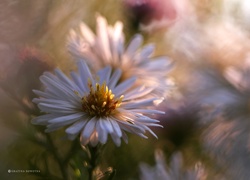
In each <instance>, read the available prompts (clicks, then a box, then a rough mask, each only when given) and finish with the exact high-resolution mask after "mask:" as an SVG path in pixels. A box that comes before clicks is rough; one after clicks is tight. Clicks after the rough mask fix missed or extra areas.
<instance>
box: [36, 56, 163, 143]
mask: <svg viewBox="0 0 250 180" xmlns="http://www.w3.org/2000/svg"><path fill="white" fill-rule="evenodd" d="M78 68H79V74H77V73H75V72H72V73H71V78H72V79H70V78H68V77H67V76H66V75H65V74H63V72H62V71H60V70H59V69H56V70H55V74H52V73H49V72H45V73H44V74H43V75H42V76H41V77H40V80H41V82H42V83H43V84H44V85H45V87H46V89H45V91H44V92H42V91H38V90H34V92H35V93H36V94H37V95H39V96H40V97H41V98H35V99H34V100H33V102H35V103H37V104H38V107H39V108H40V110H41V111H42V112H45V113H47V114H45V115H42V116H39V117H36V118H34V119H33V123H34V124H39V125H47V129H46V132H51V131H54V130H57V129H59V128H61V127H64V126H67V125H70V126H69V127H67V129H66V133H67V134H68V136H69V138H71V139H74V138H75V137H76V136H77V135H78V134H80V139H81V143H82V144H83V145H86V144H88V143H89V142H90V144H91V145H92V146H95V145H97V143H98V142H100V143H102V144H104V143H106V142H107V139H108V134H110V135H111V137H112V139H113V141H114V142H115V144H116V145H117V146H119V145H120V144H121V138H123V140H124V141H125V142H126V143H127V135H126V133H125V132H126V131H127V132H130V133H133V134H137V135H139V136H141V137H143V138H147V137H146V136H145V135H144V133H145V131H149V132H150V133H151V134H153V135H154V136H156V135H155V134H154V133H153V131H152V130H151V129H150V128H149V126H158V127H159V126H160V127H161V125H159V124H156V123H157V122H159V121H158V120H156V119H151V118H149V117H147V116H146V115H147V114H161V113H163V112H161V111H157V110H153V109H150V107H152V106H153V101H154V100H156V98H150V99H143V97H144V96H145V95H147V94H148V93H150V92H151V91H152V90H153V88H145V87H137V88H131V87H132V86H133V84H134V83H135V78H133V77H132V78H130V79H127V80H125V81H123V82H121V83H120V82H118V80H119V79H120V76H121V70H119V69H117V70H115V71H113V72H112V69H111V67H109V66H107V67H105V68H103V69H101V70H100V71H98V73H97V76H96V77H95V76H93V75H92V74H91V73H90V70H89V68H88V66H87V64H86V63H85V62H84V61H79V62H78Z"/></svg>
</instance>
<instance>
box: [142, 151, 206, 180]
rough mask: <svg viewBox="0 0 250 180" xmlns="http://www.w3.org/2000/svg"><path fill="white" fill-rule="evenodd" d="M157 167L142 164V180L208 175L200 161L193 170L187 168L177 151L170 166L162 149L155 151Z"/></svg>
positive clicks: (190, 179)
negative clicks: (184, 167)
mask: <svg viewBox="0 0 250 180" xmlns="http://www.w3.org/2000/svg"><path fill="white" fill-rule="evenodd" d="M155 160H156V165H155V167H150V166H148V165H147V164H141V165H140V170H141V176H140V179H142V180H152V179H157V180H177V179H178V180H179V179H180V180H202V179H205V177H206V175H205V172H204V169H203V167H202V166H201V164H200V163H197V166H196V167H195V168H194V169H193V170H185V169H183V165H182V156H181V154H180V153H176V154H174V155H173V156H172V158H171V162H170V165H169V167H168V166H167V165H166V162H165V156H164V154H163V152H162V151H161V150H157V151H155Z"/></svg>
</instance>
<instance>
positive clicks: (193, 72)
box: [0, 0, 250, 180]
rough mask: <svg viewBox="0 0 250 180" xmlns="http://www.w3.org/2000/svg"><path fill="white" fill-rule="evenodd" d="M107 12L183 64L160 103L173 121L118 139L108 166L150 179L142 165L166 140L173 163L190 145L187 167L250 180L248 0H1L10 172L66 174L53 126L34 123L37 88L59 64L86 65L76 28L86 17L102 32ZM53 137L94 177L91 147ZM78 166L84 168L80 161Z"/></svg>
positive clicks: (2, 122)
mask: <svg viewBox="0 0 250 180" xmlns="http://www.w3.org/2000/svg"><path fill="white" fill-rule="evenodd" d="M98 14H101V15H102V16H104V17H106V18H107V20H108V22H109V24H111V25H113V24H114V23H115V22H116V21H118V20H119V21H121V22H123V24H124V34H125V35H126V42H129V40H130V39H131V37H133V36H134V35H135V34H136V33H140V34H142V35H143V37H144V44H147V43H154V44H155V46H156V51H155V56H158V55H165V56H167V57H168V58H169V59H170V60H171V61H172V62H173V64H174V67H173V68H172V70H171V72H170V73H169V72H168V71H167V70H166V73H168V74H169V79H171V81H173V83H174V86H173V87H172V88H171V89H169V91H168V94H167V95H166V97H165V100H164V102H163V103H162V104H160V105H159V106H158V107H157V108H158V109H161V110H163V111H165V112H166V114H165V115H162V116H159V117H157V118H159V119H160V120H161V124H162V125H163V126H164V128H155V129H154V132H156V134H157V135H158V139H155V138H154V137H152V136H149V139H142V138H140V137H137V136H135V135H133V134H132V135H129V143H128V144H125V143H122V145H121V147H116V146H115V145H114V144H113V143H112V142H111V141H110V142H108V143H107V145H106V146H105V149H104V150H103V152H102V155H101V159H100V164H101V166H100V168H101V169H103V170H105V169H107V168H108V167H112V168H113V169H115V170H116V175H115V177H114V179H131V180H133V179H140V177H142V175H141V172H140V168H139V167H140V164H141V163H147V164H149V165H150V166H154V165H155V158H154V152H155V150H156V149H161V150H162V151H163V152H164V154H165V161H166V164H169V162H170V157H171V155H172V154H174V153H176V152H180V153H181V154H182V158H183V169H190V168H191V169H192V168H193V167H195V166H196V165H197V163H201V164H202V166H203V168H204V172H205V173H204V174H205V175H204V176H203V178H204V179H238V180H240V179H242V180H245V179H246V180H247V179H248V178H249V175H250V171H249V168H250V158H249V157H250V156H249V155H250V154H249V147H250V144H249V142H250V141H249V132H250V131H249V129H250V124H249V123H250V119H249V115H250V114H249V113H250V96H249V95H250V91H249V89H250V83H249V80H248V78H249V75H250V74H249V73H250V68H249V57H250V56H249V52H250V51H249V50H250V40H249V35H250V2H248V1H247V0H241V1H237V0H105V1H97V0H92V1H88V0H71V1H66V0H56V1H53V0H43V1H39V0H25V1H19V0H1V2H0V85H1V88H0V144H1V145H0V177H1V179H18V180H19V179H20V180H23V179H25V180H26V179H27V180H29V179H39V178H40V179H56V177H55V176H58V177H59V178H62V175H61V174H60V167H59V166H58V164H57V163H56V160H55V159H56V157H55V155H53V153H52V154H51V153H49V152H50V151H49V147H46V146H44V144H43V142H44V138H45V137H46V135H44V133H42V132H43V130H44V129H43V128H42V127H34V126H33V125H32V124H31V123H30V120H31V119H32V117H33V116H34V114H36V113H37V112H38V109H37V108H36V107H35V105H34V104H33V103H32V102H31V100H32V98H34V97H35V95H34V94H33V92H32V89H39V88H41V87H40V86H41V84H40V82H39V76H40V75H41V74H42V73H43V72H44V71H51V70H53V69H54V68H55V67H59V68H61V69H62V70H63V71H64V72H65V73H68V72H69V71H71V70H74V69H75V68H76V67H75V63H74V59H73V58H72V57H71V56H70V54H69V52H68V50H67V38H68V35H69V31H70V29H72V28H76V27H77V26H78V24H79V23H80V22H81V21H84V22H85V23H86V24H87V25H89V27H90V28H91V29H92V30H94V31H95V26H96V21H95V19H96V16H97V15H98ZM53 137H57V138H55V139H53ZM58 137H59V138H58ZM47 138H48V137H47ZM50 138H52V140H53V143H54V146H55V149H56V151H57V152H58V153H59V154H60V156H62V157H63V156H69V157H70V158H71V159H73V160H74V163H70V164H71V167H70V168H68V171H69V173H70V174H72V179H75V178H73V177H78V179H86V178H84V173H86V174H87V171H86V170H84V158H86V157H85V154H84V153H81V147H78V146H77V145H75V144H74V143H75V142H71V141H69V140H67V139H66V138H65V137H64V134H63V130H59V131H57V132H54V133H51V134H50ZM71 148H72V149H71ZM76 154H77V155H78V156H76ZM79 157H81V158H82V159H81V158H80V159H79ZM44 161H47V162H46V163H44ZM44 164H47V166H45V165H44ZM78 165H82V166H83V169H81V170H78V169H77V168H75V167H76V166H78ZM9 169H11V170H12V169H14V170H15V169H17V170H18V169H19V170H26V169H39V170H40V171H41V172H40V173H39V174H40V176H41V177H39V176H38V175H37V174H36V173H8V170H9ZM77 174H78V175H79V174H81V175H82V177H80V175H79V176H77Z"/></svg>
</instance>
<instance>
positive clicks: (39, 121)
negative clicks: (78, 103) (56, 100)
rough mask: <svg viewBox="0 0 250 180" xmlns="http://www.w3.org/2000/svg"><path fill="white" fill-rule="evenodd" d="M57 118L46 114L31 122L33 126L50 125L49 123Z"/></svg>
mask: <svg viewBox="0 0 250 180" xmlns="http://www.w3.org/2000/svg"><path fill="white" fill-rule="evenodd" d="M55 117H56V116H55V115H53V114H45V115H42V116H38V117H35V118H34V119H32V120H31V123H32V124H41V125H46V124H48V121H49V120H50V119H52V118H55Z"/></svg>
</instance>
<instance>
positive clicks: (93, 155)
mask: <svg viewBox="0 0 250 180" xmlns="http://www.w3.org/2000/svg"><path fill="white" fill-rule="evenodd" d="M100 148H101V146H100V145H97V146H96V147H92V146H90V145H88V150H89V156H90V157H89V168H88V172H89V180H93V178H94V172H95V169H96V167H97V165H98V160H99V155H100Z"/></svg>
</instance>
